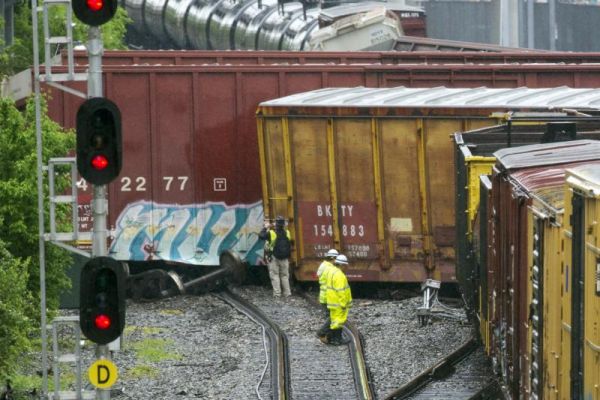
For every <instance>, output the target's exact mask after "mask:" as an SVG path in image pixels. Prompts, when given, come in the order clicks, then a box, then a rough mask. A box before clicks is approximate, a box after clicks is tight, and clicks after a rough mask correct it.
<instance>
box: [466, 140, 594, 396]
mask: <svg viewBox="0 0 600 400" xmlns="http://www.w3.org/2000/svg"><path fill="white" fill-rule="evenodd" d="M494 157H495V158H497V163H496V164H495V166H494V170H493V173H492V176H491V177H490V178H488V177H487V176H482V177H481V182H482V184H481V189H482V190H481V202H480V206H479V211H478V214H477V217H476V224H475V225H474V237H475V239H474V242H475V243H477V244H478V245H477V246H476V249H477V252H478V257H477V258H478V260H479V261H480V262H481V263H483V265H481V268H482V269H483V273H482V275H481V278H482V280H481V282H480V288H479V289H480V292H479V293H480V297H481V302H480V323H481V327H480V328H481V332H482V337H483V339H484V344H485V347H486V351H487V352H488V354H489V355H490V356H491V358H492V360H493V363H494V366H495V368H496V369H497V371H498V373H499V374H500V375H501V376H502V378H503V380H504V381H505V383H506V384H507V387H508V388H509V392H510V395H511V396H512V398H523V399H598V398H599V397H598V396H599V394H598V391H597V382H598V375H597V374H598V368H599V365H600V364H599V361H598V351H599V349H600V347H598V338H599V336H598V333H597V329H596V327H597V325H598V324H599V323H600V314H599V313H598V304H599V303H598V300H597V299H596V297H595V296H597V295H596V293H597V287H598V286H597V285H598V277H597V275H596V274H595V273H596V269H597V258H596V253H595V251H596V247H595V242H594V241H595V238H596V237H595V228H594V224H595V222H594V220H595V215H594V213H595V196H596V194H595V192H594V190H593V188H594V187H595V186H594V185H595V184H594V183H593V178H590V177H593V176H594V175H593V172H595V171H596V172H597V171H598V169H599V168H600V142H598V141H592V140H576V141H568V142H560V143H546V144H538V145H528V146H522V147H514V148H507V149H502V150H499V151H497V152H495V153H494ZM566 176H568V177H569V178H568V179H566ZM590 179H592V180H591V181H590ZM573 199H575V200H573ZM584 199H588V200H584ZM584 204H586V207H585V208H584V206H583V205H584ZM585 210H589V214H586V212H585Z"/></svg>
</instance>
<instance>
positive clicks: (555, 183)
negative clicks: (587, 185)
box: [511, 156, 600, 212]
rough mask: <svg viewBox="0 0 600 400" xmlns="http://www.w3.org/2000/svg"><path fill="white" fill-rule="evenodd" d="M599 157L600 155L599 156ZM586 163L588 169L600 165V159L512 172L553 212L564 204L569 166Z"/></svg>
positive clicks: (522, 185)
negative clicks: (566, 175) (591, 162)
mask: <svg viewBox="0 0 600 400" xmlns="http://www.w3.org/2000/svg"><path fill="white" fill-rule="evenodd" d="M597 157H598V156H597ZM581 164H585V165H586V166H587V167H586V170H587V169H589V168H590V167H591V166H592V165H593V166H594V167H595V168H598V167H600V161H596V162H595V163H593V164H590V161H582V162H579V163H569V164H561V165H557V166H553V167H541V168H525V169H522V170H519V171H515V172H512V173H511V178H512V179H513V180H514V182H515V183H518V184H519V185H520V186H521V188H523V189H524V190H526V191H527V192H528V194H530V195H531V196H532V197H534V198H536V199H537V200H540V201H542V202H543V203H544V204H545V205H546V206H547V207H550V208H551V209H552V211H553V212H558V211H560V210H561V209H562V208H563V206H564V195H565V193H564V184H565V173H566V170H567V169H569V168H575V167H577V166H580V165H581Z"/></svg>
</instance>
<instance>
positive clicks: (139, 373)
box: [123, 364, 160, 381]
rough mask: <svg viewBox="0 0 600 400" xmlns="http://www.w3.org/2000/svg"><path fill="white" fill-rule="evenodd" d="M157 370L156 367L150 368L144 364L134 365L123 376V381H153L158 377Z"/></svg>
mask: <svg viewBox="0 0 600 400" xmlns="http://www.w3.org/2000/svg"><path fill="white" fill-rule="evenodd" d="M159 372H160V371H159V370H158V368H156V367H153V366H150V365H146V364H142V365H136V366H135V367H133V368H131V369H128V370H127V371H126V372H125V374H124V376H123V379H124V380H132V381H133V380H139V379H143V378H146V379H154V378H156V377H157V376H158V374H159Z"/></svg>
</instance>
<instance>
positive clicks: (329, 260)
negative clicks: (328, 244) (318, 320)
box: [317, 249, 340, 337]
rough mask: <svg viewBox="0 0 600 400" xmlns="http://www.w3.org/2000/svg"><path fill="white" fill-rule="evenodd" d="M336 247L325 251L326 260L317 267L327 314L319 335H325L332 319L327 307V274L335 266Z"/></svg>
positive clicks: (322, 299)
mask: <svg viewBox="0 0 600 400" xmlns="http://www.w3.org/2000/svg"><path fill="white" fill-rule="evenodd" d="M339 254H340V253H338V251H337V250H336V249H329V250H328V251H327V253H325V260H323V262H322V263H321V264H320V265H319V268H318V269H317V278H319V303H320V304H321V308H322V309H323V313H324V314H325V323H324V324H323V326H321V327H320V328H319V330H318V331H317V336H318V337H321V336H324V335H325V334H326V333H327V331H328V329H329V325H330V324H331V321H330V320H329V309H328V308H327V299H326V297H325V294H326V292H327V274H326V271H327V270H329V268H331V267H333V263H334V261H335V258H336V257H337V256H338V255H339Z"/></svg>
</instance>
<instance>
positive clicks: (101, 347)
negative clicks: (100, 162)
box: [87, 26, 111, 400]
mask: <svg viewBox="0 0 600 400" xmlns="http://www.w3.org/2000/svg"><path fill="white" fill-rule="evenodd" d="M87 49H88V59H89V70H88V97H90V98H91V97H102V95H103V93H102V54H103V52H104V48H103V45H102V34H101V32H100V27H98V26H90V27H89V29H88V47H87ZM93 192H94V194H93V198H92V214H93V228H92V257H100V256H105V255H106V254H107V253H108V252H107V249H106V236H107V230H106V218H107V214H108V205H107V201H106V185H93ZM96 358H98V359H99V358H105V359H107V360H110V358H111V357H110V351H109V349H108V345H106V344H98V345H96ZM96 398H97V399H99V400H110V389H97V391H96Z"/></svg>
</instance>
